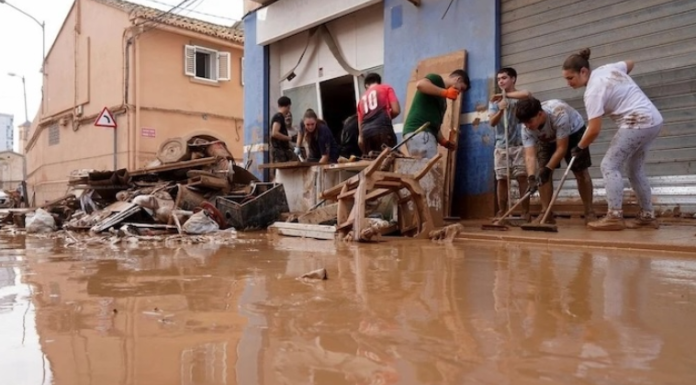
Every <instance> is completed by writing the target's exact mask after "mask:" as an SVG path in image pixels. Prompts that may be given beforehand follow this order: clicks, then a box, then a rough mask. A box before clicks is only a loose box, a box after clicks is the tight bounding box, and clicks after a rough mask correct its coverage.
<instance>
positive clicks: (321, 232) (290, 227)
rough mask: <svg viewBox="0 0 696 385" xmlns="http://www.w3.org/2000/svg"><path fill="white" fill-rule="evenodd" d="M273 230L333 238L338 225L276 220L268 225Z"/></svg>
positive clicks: (280, 232)
mask: <svg viewBox="0 0 696 385" xmlns="http://www.w3.org/2000/svg"><path fill="white" fill-rule="evenodd" d="M268 229H269V230H270V231H271V232H274V233H277V234H281V235H286V236H291V237H302V238H314V239H323V240H333V239H335V238H336V226H324V225H310V224H305V223H288V222H276V223H274V224H272V225H270V226H269V227H268Z"/></svg>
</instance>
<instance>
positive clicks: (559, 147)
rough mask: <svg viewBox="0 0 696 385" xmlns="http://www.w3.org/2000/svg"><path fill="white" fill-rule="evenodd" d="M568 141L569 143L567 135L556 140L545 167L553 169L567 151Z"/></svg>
mask: <svg viewBox="0 0 696 385" xmlns="http://www.w3.org/2000/svg"><path fill="white" fill-rule="evenodd" d="M568 143H570V138H568V137H567V136H566V137H565V138H562V139H557V140H556V152H554V153H553V155H552V156H551V159H549V163H547V164H546V167H548V168H550V169H552V170H555V169H556V168H557V167H558V166H559V165H560V164H561V159H563V157H564V156H565V154H566V152H567V151H568Z"/></svg>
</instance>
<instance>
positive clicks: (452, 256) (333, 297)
mask: <svg viewBox="0 0 696 385" xmlns="http://www.w3.org/2000/svg"><path fill="white" fill-rule="evenodd" d="M1 245H2V251H1V252H0V334H1V336H2V344H0V357H2V359H1V360H0V373H2V376H3V380H2V383H3V384H12V385H24V384H27V385H35V384H36V385H38V384H57V385H108V384H122V385H126V384H128V385H134V384H148V385H150V384H152V385H154V384H163V385H164V384H181V385H194V384H196V385H222V384H245V385H246V384H545V383H548V384H692V383H696V338H695V337H696V332H694V328H693V320H694V319H696V304H695V302H694V297H696V283H694V282H696V281H695V280H694V278H695V277H696V261H693V260H690V259H687V258H685V256H684V254H682V255H674V256H670V255H667V254H654V253H653V254H637V253H636V252H631V251H624V252H621V251H614V252H605V251H599V252H598V251H590V250H578V251H574V250H571V249H568V250H562V251H553V252H551V251H548V250H546V249H543V248H537V249H535V248H533V247H532V246H530V248H520V247H518V246H505V245H503V244H496V243H487V244H486V243H479V244H466V243H464V242H462V241H455V243H454V244H446V243H445V244H438V243H434V242H430V241H390V242H383V243H379V244H349V243H341V242H337V243H334V242H332V241H310V240H303V239H298V238H272V237H270V236H267V235H266V234H265V233H257V234H256V235H249V234H244V235H240V236H239V239H238V240H237V241H236V242H235V243H234V244H233V245H231V246H221V245H216V244H211V243H207V244H201V245H192V246H181V247H179V248H166V247H163V246H162V245H158V246H147V245H137V246H133V247H132V248H131V249H129V248H115V247H108V246H104V247H95V248H87V249H84V250H80V249H79V248H64V247H63V246H62V245H63V242H62V241H60V240H52V239H41V238H30V237H28V238H24V237H5V238H3V239H2V240H1ZM318 268H326V270H327V272H328V279H327V280H298V279H297V277H299V276H301V275H302V274H304V273H306V272H308V271H311V270H314V269H318Z"/></svg>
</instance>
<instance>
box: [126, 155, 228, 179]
mask: <svg viewBox="0 0 696 385" xmlns="http://www.w3.org/2000/svg"><path fill="white" fill-rule="evenodd" d="M218 160H220V159H219V158H213V157H209V158H201V159H195V160H187V161H183V162H176V163H170V164H165V165H163V166H157V167H146V168H141V169H138V170H135V171H131V172H129V173H128V174H129V175H130V176H141V175H147V174H155V173H158V172H165V171H174V170H181V169H185V168H193V167H200V166H207V165H209V164H213V163H215V162H217V161H218Z"/></svg>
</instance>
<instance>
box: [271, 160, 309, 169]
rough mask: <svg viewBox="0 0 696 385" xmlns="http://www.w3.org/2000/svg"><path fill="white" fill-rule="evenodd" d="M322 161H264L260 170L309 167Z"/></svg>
mask: <svg viewBox="0 0 696 385" xmlns="http://www.w3.org/2000/svg"><path fill="white" fill-rule="evenodd" d="M320 164H321V163H316V162H297V161H293V162H280V163H264V164H260V165H258V168H259V169H260V170H264V169H288V168H308V167H312V166H319V165H320Z"/></svg>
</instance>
